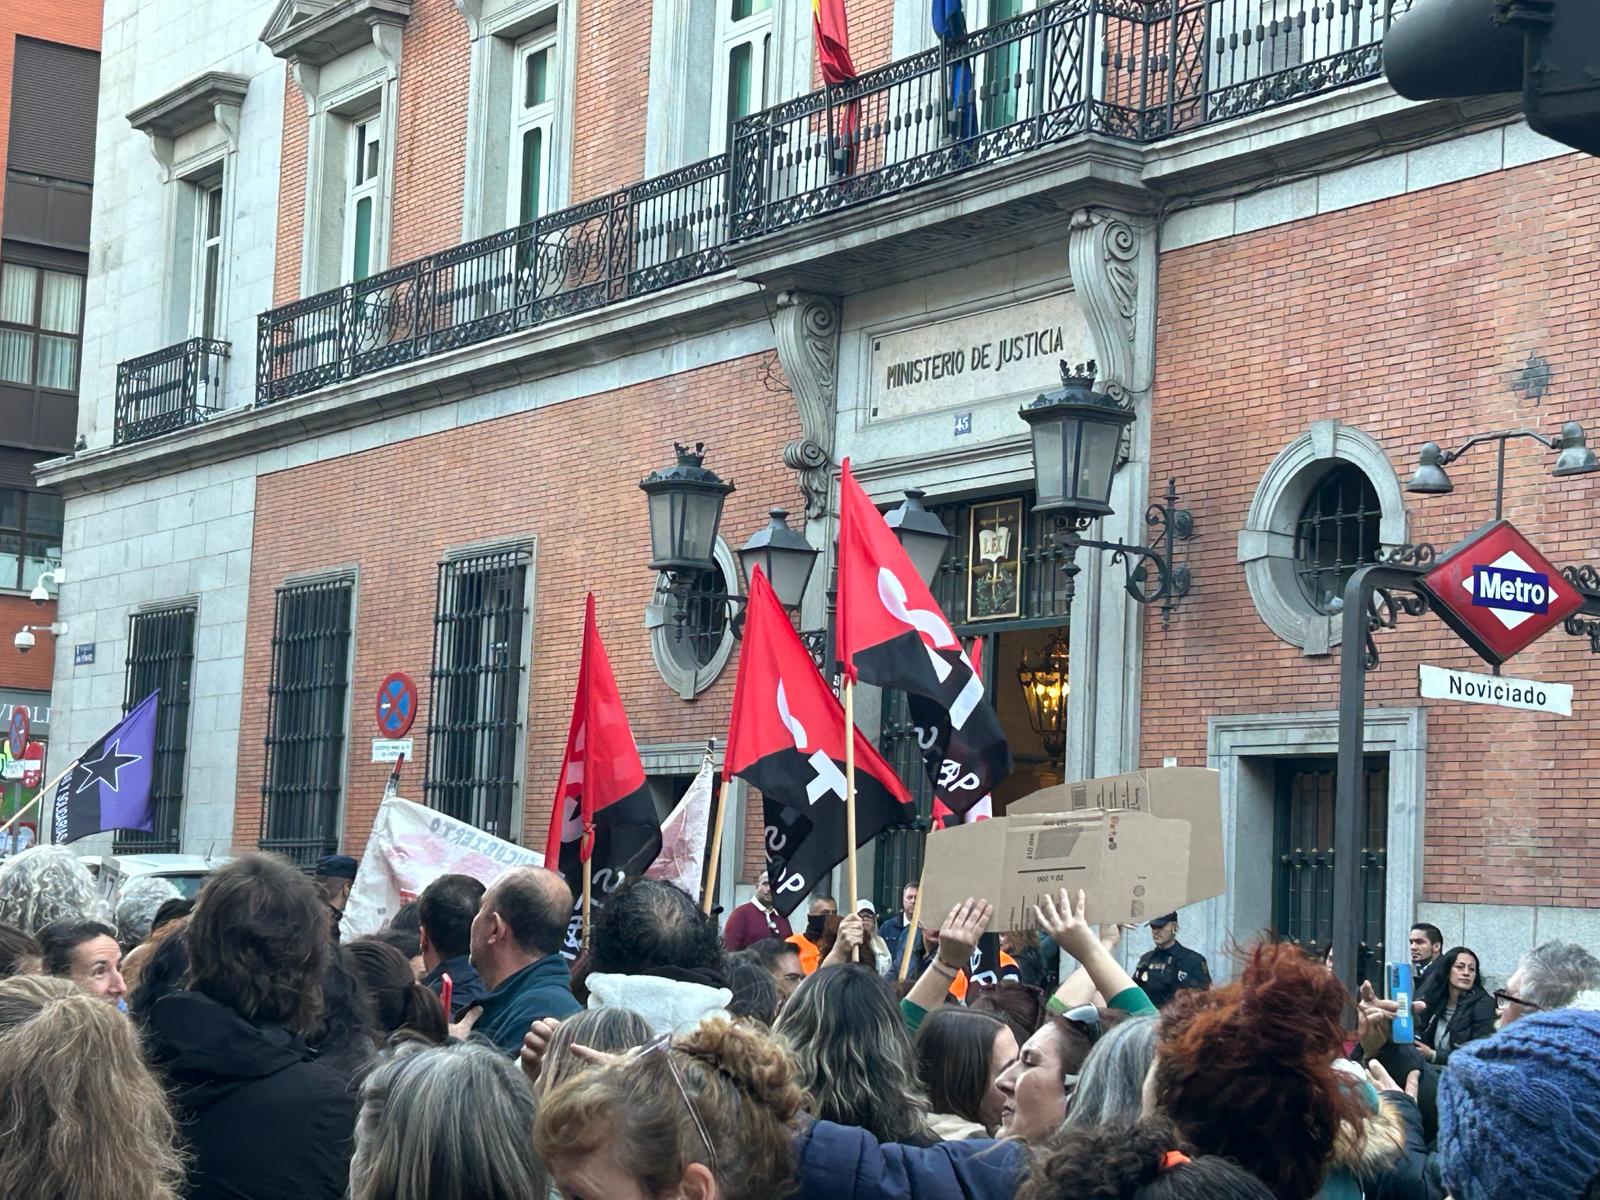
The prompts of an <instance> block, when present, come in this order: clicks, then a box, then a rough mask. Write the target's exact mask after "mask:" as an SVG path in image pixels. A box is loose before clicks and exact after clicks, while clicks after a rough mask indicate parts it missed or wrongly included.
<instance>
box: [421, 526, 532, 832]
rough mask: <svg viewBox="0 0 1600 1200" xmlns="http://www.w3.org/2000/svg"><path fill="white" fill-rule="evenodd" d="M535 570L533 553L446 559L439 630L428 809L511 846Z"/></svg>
mask: <svg viewBox="0 0 1600 1200" xmlns="http://www.w3.org/2000/svg"><path fill="white" fill-rule="evenodd" d="M531 561H532V555H531V553H530V552H529V551H528V550H526V549H512V550H501V551H496V552H494V553H492V554H481V555H475V556H472V557H467V558H455V559H446V560H445V561H444V562H442V563H440V564H439V592H438V602H437V607H436V609H435V612H434V625H433V673H432V678H433V703H432V705H431V706H430V708H429V713H428V777H427V781H426V783H425V784H424V792H425V794H426V798H427V802H428V805H429V807H431V808H436V809H438V810H439V811H440V812H443V813H448V814H449V815H450V816H452V817H455V818H457V819H458V820H462V821H466V822H468V823H469V824H472V825H475V826H477V827H478V828H479V829H482V830H484V831H485V832H487V833H492V834H494V835H495V836H496V837H501V838H505V839H506V840H507V841H512V842H515V841H520V840H521V832H522V831H521V827H520V824H519V822H518V820H517V811H516V799H517V788H518V784H519V782H520V779H521V770H520V765H521V764H520V762H519V758H520V755H521V752H522V697H523V696H524V694H525V693H526V691H527V677H526V672H527V664H526V663H525V662H524V661H523V642H524V631H525V629H526V628H527V619H528V566H529V563H530V562H531Z"/></svg>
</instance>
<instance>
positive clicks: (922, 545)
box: [883, 488, 955, 587]
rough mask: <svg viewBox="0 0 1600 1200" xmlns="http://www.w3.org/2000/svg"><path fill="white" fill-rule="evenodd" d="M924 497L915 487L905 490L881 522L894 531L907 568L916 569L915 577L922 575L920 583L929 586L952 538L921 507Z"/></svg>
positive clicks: (941, 524) (953, 536) (942, 523)
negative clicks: (906, 560)
mask: <svg viewBox="0 0 1600 1200" xmlns="http://www.w3.org/2000/svg"><path fill="white" fill-rule="evenodd" d="M926 495H927V493H926V492H924V491H922V490H921V489H919V488H910V489H908V490H907V492H906V498H905V499H904V500H902V501H901V502H900V506H899V507H898V508H894V509H890V510H889V512H887V513H885V514H884V518H883V520H884V524H886V525H888V526H889V528H890V529H892V530H894V536H895V537H896V538H898V539H899V541H900V545H901V547H902V548H904V550H905V552H906V555H907V557H909V558H910V559H911V565H912V566H914V567H916V569H917V574H918V575H920V576H922V582H923V583H925V584H927V585H928V586H929V587H932V586H933V577H934V576H935V575H937V574H938V573H939V564H940V563H942V562H944V555H945V551H947V550H948V549H949V548H950V543H951V542H952V541H953V540H954V539H955V535H954V534H953V533H951V532H950V531H949V530H948V529H946V528H945V527H944V522H942V521H940V520H939V518H938V517H936V516H934V515H933V514H932V513H931V512H929V511H928V510H927V509H926V508H924V507H923V506H922V498H923V497H924V496H926Z"/></svg>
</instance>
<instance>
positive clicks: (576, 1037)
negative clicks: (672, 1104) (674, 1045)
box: [534, 1008, 655, 1096]
mask: <svg viewBox="0 0 1600 1200" xmlns="http://www.w3.org/2000/svg"><path fill="white" fill-rule="evenodd" d="M654 1036H655V1033H654V1031H653V1030H651V1028H650V1022H649V1021H646V1020H645V1019H644V1018H643V1017H641V1016H640V1015H639V1014H638V1013H636V1012H634V1011H633V1010H632V1009H628V1008H591V1009H587V1010H586V1011H584V1012H581V1013H578V1014H576V1015H574V1016H571V1017H568V1018H567V1019H566V1020H565V1021H563V1022H561V1024H560V1025H558V1026H556V1031H555V1032H554V1033H553V1034H551V1035H550V1044H549V1045H548V1046H546V1047H545V1048H544V1061H543V1063H542V1064H541V1066H540V1070H539V1083H538V1086H537V1087H535V1088H534V1090H535V1091H536V1092H537V1093H538V1094H539V1095H540V1096H545V1095H548V1094H549V1093H551V1092H553V1091H555V1088H556V1084H558V1083H564V1082H566V1081H567V1080H568V1079H571V1078H572V1077H573V1076H574V1075H577V1074H579V1073H581V1072H582V1071H584V1070H585V1069H586V1068H587V1067H588V1066H589V1065H590V1064H589V1063H587V1062H585V1061H584V1060H583V1059H581V1058H579V1057H578V1056H577V1055H576V1054H574V1053H573V1052H572V1047H573V1046H575V1045H577V1046H587V1047H589V1049H591V1050H601V1051H604V1052H605V1053H607V1054H621V1053H623V1052H624V1051H626V1050H632V1049H633V1048H634V1047H636V1046H642V1045H644V1044H645V1043H646V1042H648V1041H649V1040H650V1039H651V1038H653V1037H654Z"/></svg>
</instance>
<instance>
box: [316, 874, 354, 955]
mask: <svg viewBox="0 0 1600 1200" xmlns="http://www.w3.org/2000/svg"><path fill="white" fill-rule="evenodd" d="M356 870H357V863H356V860H355V859H353V858H351V857H350V856H349V855H348V854H325V855H323V856H322V857H321V858H319V859H318V860H317V866H316V870H314V871H313V872H312V873H311V878H312V880H313V881H314V882H315V883H316V885H317V891H318V892H319V893H320V894H321V896H322V902H323V904H325V905H326V906H327V909H328V920H329V922H330V928H331V929H332V930H333V936H334V937H335V938H336V939H337V938H338V936H339V922H341V921H343V920H344V909H345V905H347V904H349V903H350V889H351V888H352V887H354V886H355V882H356Z"/></svg>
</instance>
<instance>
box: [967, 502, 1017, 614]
mask: <svg viewBox="0 0 1600 1200" xmlns="http://www.w3.org/2000/svg"><path fill="white" fill-rule="evenodd" d="M967 522H968V524H967V562H968V563H969V564H970V565H969V567H968V569H967V620H969V621H998V620H1002V619H1005V618H1010V617H1017V616H1020V615H1021V613H1022V498H1021V497H1020V496H1015V497H1012V498H1011V499H1009V500H996V501H994V502H993V503H990V504H974V505H973V506H972V508H971V509H970V510H968V518H967Z"/></svg>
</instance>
